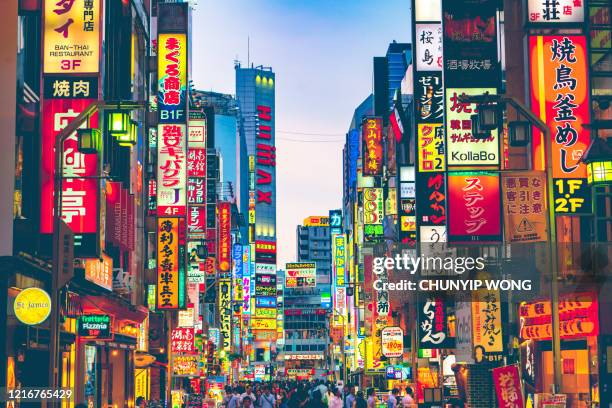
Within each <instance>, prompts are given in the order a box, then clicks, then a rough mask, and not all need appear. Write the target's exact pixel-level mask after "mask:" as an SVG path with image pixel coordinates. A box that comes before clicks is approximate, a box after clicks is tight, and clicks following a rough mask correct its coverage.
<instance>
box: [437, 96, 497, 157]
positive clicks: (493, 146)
mask: <svg viewBox="0 0 612 408" xmlns="http://www.w3.org/2000/svg"><path fill="white" fill-rule="evenodd" d="M485 93H488V94H489V95H496V94H497V90H496V89H495V88H447V89H446V154H447V156H446V161H447V165H448V167H466V166H468V167H475V166H476V167H477V166H498V165H499V135H498V131H497V129H493V130H491V132H490V135H489V137H487V138H485V139H475V138H474V137H473V135H472V115H475V114H477V113H478V109H477V107H476V104H475V103H467V102H461V101H460V100H459V98H460V97H461V96H462V95H483V94H485Z"/></svg>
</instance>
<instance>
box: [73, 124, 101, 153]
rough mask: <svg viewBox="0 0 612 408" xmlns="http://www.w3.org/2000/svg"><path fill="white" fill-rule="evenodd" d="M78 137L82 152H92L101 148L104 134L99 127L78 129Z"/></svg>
mask: <svg viewBox="0 0 612 408" xmlns="http://www.w3.org/2000/svg"><path fill="white" fill-rule="evenodd" d="M77 139H78V143H79V147H78V149H79V152H81V153H84V154H92V153H97V152H98V151H99V150H100V147H101V144H100V143H101V141H102V136H101V132H100V130H99V129H77Z"/></svg>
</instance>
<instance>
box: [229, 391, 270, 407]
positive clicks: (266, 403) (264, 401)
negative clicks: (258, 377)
mask: <svg viewBox="0 0 612 408" xmlns="http://www.w3.org/2000/svg"><path fill="white" fill-rule="evenodd" d="M259 399H260V402H261V403H260V406H261V408H275V400H274V395H272V394H271V393H270V387H269V386H266V387H265V388H264V392H263V394H261V397H259ZM230 408H231V407H230Z"/></svg>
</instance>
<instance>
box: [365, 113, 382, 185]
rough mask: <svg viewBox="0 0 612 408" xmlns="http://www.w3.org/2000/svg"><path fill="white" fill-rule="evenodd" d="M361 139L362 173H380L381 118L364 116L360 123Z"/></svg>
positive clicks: (367, 174) (366, 174) (371, 174)
mask: <svg viewBox="0 0 612 408" xmlns="http://www.w3.org/2000/svg"><path fill="white" fill-rule="evenodd" d="M361 132H362V136H361V138H362V141H363V150H362V152H363V153H362V154H363V174H364V175H365V176H379V175H382V165H383V147H382V119H381V118H366V119H365V120H364V121H363V123H362V124H361Z"/></svg>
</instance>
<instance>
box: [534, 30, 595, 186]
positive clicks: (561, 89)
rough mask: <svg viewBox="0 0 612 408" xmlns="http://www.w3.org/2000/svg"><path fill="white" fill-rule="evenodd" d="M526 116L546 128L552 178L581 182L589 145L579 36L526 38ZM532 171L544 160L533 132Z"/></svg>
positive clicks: (586, 79)
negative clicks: (528, 92)
mask: <svg viewBox="0 0 612 408" xmlns="http://www.w3.org/2000/svg"><path fill="white" fill-rule="evenodd" d="M529 54H530V66H531V78H530V89H531V110H532V111H533V112H534V113H535V114H536V115H538V116H539V117H540V118H541V119H542V120H543V121H544V122H546V124H547V125H548V127H549V128H550V131H551V133H552V135H551V136H552V140H549V141H546V143H552V149H553V150H552V156H553V157H552V160H553V162H552V167H553V177H554V178H586V176H587V173H586V166H585V164H584V163H580V158H581V157H582V154H583V153H584V152H585V150H586V148H587V146H588V144H589V141H590V131H589V129H587V128H585V127H583V124H584V123H590V120H591V118H590V103H589V75H588V66H587V64H588V59H587V46H586V37H585V36H583V35H556V36H534V37H530V38H529ZM532 149H533V150H532V154H533V160H534V169H536V170H544V168H545V163H546V158H545V149H544V144H543V137H542V135H541V133H540V132H539V131H538V130H537V129H534V137H533V141H532Z"/></svg>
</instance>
